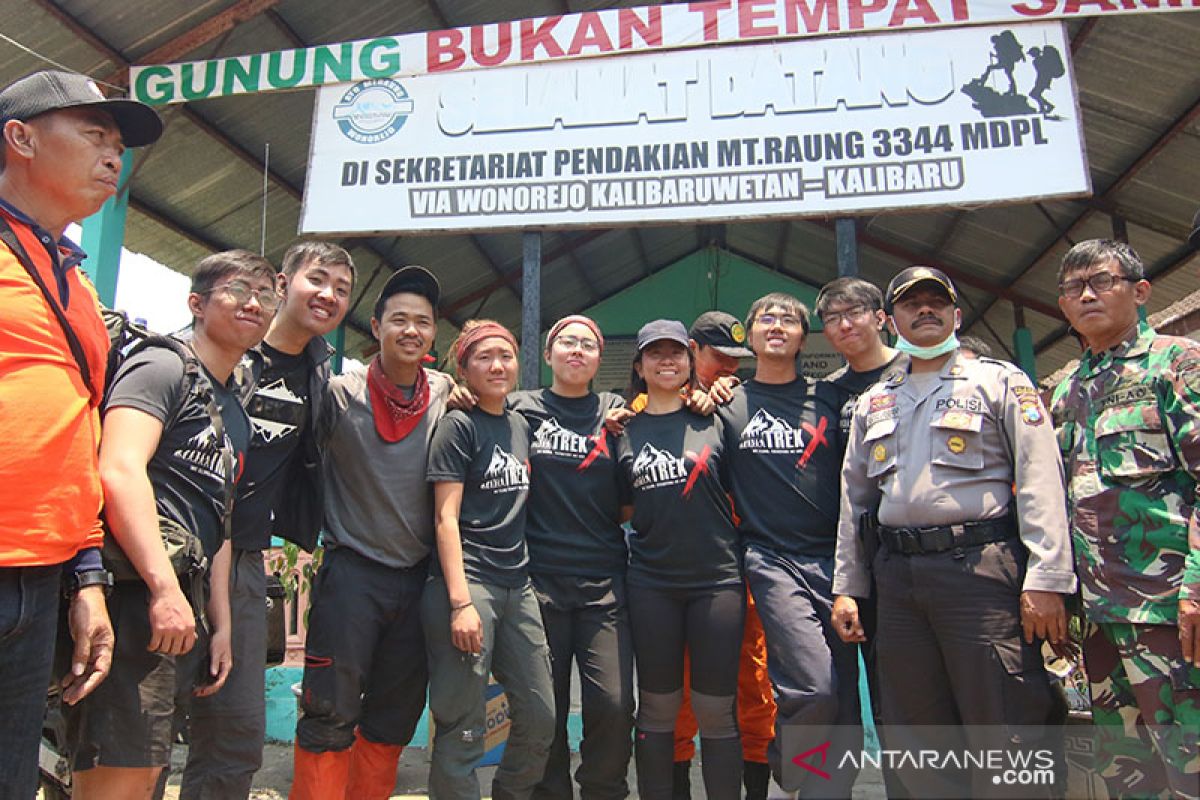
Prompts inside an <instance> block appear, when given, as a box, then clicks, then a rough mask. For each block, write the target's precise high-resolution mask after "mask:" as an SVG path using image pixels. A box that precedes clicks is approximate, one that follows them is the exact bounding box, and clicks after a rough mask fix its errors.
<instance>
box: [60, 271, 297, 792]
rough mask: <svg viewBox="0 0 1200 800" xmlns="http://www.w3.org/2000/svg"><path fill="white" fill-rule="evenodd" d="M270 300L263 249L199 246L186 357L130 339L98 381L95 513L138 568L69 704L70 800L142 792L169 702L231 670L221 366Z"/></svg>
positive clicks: (248, 343)
mask: <svg viewBox="0 0 1200 800" xmlns="http://www.w3.org/2000/svg"><path fill="white" fill-rule="evenodd" d="M278 301H279V298H278V296H277V295H276V294H275V269H274V267H272V266H271V264H270V263H269V262H268V261H267V260H266V259H264V258H262V257H260V256H257V255H255V254H253V253H250V252H247V251H245V250H231V251H227V252H223V253H217V254H215V255H212V256H208V257H207V258H205V259H203V260H202V261H201V262H200V263H199V264H198V265H197V267H196V270H195V271H194V272H193V274H192V291H191V293H190V294H189V295H188V301H187V302H188V308H189V309H190V310H191V312H192V330H191V338H190V340H189V341H188V342H187V343H186V347H188V348H189V349H190V351H191V354H192V357H193V358H192V359H185V358H183V357H181V353H180V352H178V351H177V350H176V349H175V348H171V347H166V346H146V347H143V348H140V349H135V350H134V351H132V352H131V353H130V354H129V355H128V357H126V359H125V360H124V361H123V362H122V364H121V366H120V368H119V369H118V371H117V373H116V375H115V376H114V378H113V382H112V384H111V386H110V387H109V389H108V393H107V395H106V397H105V401H104V420H103V424H104V427H103V430H102V434H101V437H100V482H101V484H102V486H103V488H104V515H105V519H106V521H107V523H108V533H109V535H110V536H111V538H112V539H113V541H114V543H115V545H116V546H118V547H119V549H120V551H121V552H123V553H124V555H125V556H126V557H127V558H128V560H129V561H130V562H131V563H132V564H133V566H134V568H135V569H136V571H137V573H138V576H139V578H140V579H134V580H124V581H118V582H117V584H116V585H115V586H114V587H113V590H112V594H111V595H110V596H109V598H108V608H109V614H110V615H111V616H112V620H113V629H114V631H115V632H116V640H117V644H116V650H115V652H114V655H113V667H112V673H111V674H110V675H109V677H108V680H106V681H105V682H104V683H102V684H101V685H100V686H99V687H98V688H97V689H96V691H95V692H93V693H92V694H91V695H90V696H88V697H87V698H85V699H84V700H82V701H81V702H80V703H79V704H78V705H76V706H75V707H74V708H72V709H71V710H70V711H69V712H68V714H67V725H68V742H69V745H70V751H71V754H72V767H73V769H74V778H73V788H74V796H76V797H78V798H81V800H88V798H94V797H98V798H110V797H111V798H125V797H149V796H150V793H151V792H152V791H153V790H154V786H155V784H156V782H157V780H158V776H159V773H160V772H161V771H162V768H163V767H165V766H166V765H167V763H168V762H169V760H170V755H171V745H172V742H173V740H174V727H173V721H174V716H175V712H176V708H177V707H179V708H181V709H183V708H186V707H187V705H188V703H189V699H190V696H191V695H192V694H193V692H194V693H195V694H197V695H201V696H203V695H209V694H212V693H213V692H215V691H217V690H218V689H220V688H221V686H222V684H223V683H224V682H225V679H226V677H227V676H228V675H229V669H230V666H231V662H232V658H233V645H232V627H233V626H232V622H231V616H230V605H229V575H230V555H231V550H232V547H231V542H230V541H229V540H228V539H227V538H226V534H227V532H228V514H229V509H230V506H231V505H232V500H233V498H232V497H230V493H231V492H232V491H233V486H234V484H235V482H236V481H237V479H238V478H239V477H240V472H241V466H242V464H243V461H244V457H245V453H246V449H247V446H248V444H249V439H250V421H249V419H248V417H247V416H246V412H245V411H244V410H243V409H242V405H241V402H240V400H239V397H238V395H237V393H236V390H235V385H234V381H233V379H232V374H233V369H234V367H235V366H236V365H237V363H238V361H240V360H241V358H242V355H243V354H244V353H245V352H246V350H247V349H249V348H251V347H253V346H254V345H256V344H258V343H259V341H261V340H262V337H263V334H265V333H266V331H267V326H268V325H269V324H270V321H271V317H272V315H273V314H274V312H275V308H276V306H277V305H278ZM170 527H176V528H182V529H183V530H185V531H187V532H188V533H189V534H190V535H191V536H193V537H195V539H196V540H198V541H199V544H200V546H201V548H202V550H203V563H202V564H201V565H200V567H199V568H198V572H199V574H195V573H189V574H188V575H186V576H184V575H180V574H177V572H176V567H175V565H173V564H172V562H171V560H170V559H169V557H168V553H167V550H166V548H165V546H164V544H163V534H162V532H161V531H162V530H166V529H168V528H170ZM107 547H108V546H107V545H106V554H107ZM206 566H207V570H206V569H205V567H206ZM185 580H186V582H187V583H189V584H190V585H191V588H193V589H194V588H195V586H196V583H197V582H202V583H204V584H206V590H207V594H208V600H207V603H205V604H204V605H203V606H200V605H198V604H199V603H200V602H201V600H200V598H199V596H198V594H199V595H203V594H204V593H205V592H203V591H201V592H199V593H196V592H194V591H193V592H189V593H188V595H185V593H184V591H183V587H182V586H181V583H182V582H185ZM189 595H190V596H189ZM193 603H196V604H197V605H193ZM259 613H263V612H262V611H261V610H260V612H259ZM205 617H207V623H208V624H207V626H205V625H204V624H203V622H202V621H203V620H204V619H205ZM198 620H199V621H198ZM206 628H207V630H206Z"/></svg>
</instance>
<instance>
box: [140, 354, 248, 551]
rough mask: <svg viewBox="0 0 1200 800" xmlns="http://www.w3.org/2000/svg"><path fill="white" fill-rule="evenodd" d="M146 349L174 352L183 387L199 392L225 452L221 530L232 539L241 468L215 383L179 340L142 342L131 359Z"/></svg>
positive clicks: (180, 407) (172, 419)
mask: <svg viewBox="0 0 1200 800" xmlns="http://www.w3.org/2000/svg"><path fill="white" fill-rule="evenodd" d="M146 347H165V348H167V349H168V350H173V351H174V352H175V354H176V355H178V356H179V357H180V358H181V359H182V360H183V383H184V390H185V391H193V390H194V391H195V392H196V393H197V395H198V396H199V397H200V400H201V402H203V403H204V410H205V411H206V412H207V413H208V418H209V421H210V422H211V423H212V427H213V433H214V434H215V436H216V438H217V447H219V448H220V449H221V468H222V471H223V472H224V478H225V498H224V500H225V502H224V508H223V509H222V512H221V529H222V532H223V534H224V536H225V539H227V540H228V539H230V538H231V536H232V533H233V500H234V491H235V488H236V487H235V483H234V481H235V477H234V470H235V468H236V466H237V458H236V456H235V455H234V452H233V448H232V447H227V446H226V445H225V420H224V418H223V417H222V416H221V409H220V407H219V406H218V405H217V398H216V396H215V395H214V394H213V389H212V380H211V379H210V378H209V377H208V375H207V374H205V372H204V365H203V364H201V363H200V359H199V357H198V356H197V355H196V351H195V350H193V349H192V346H191V343H189V342H185V341H183V340H181V339H177V338H175V337H174V336H159V335H152V336H148V337H146V338H145V339H143V340H142V341H141V342H138V344H137V346H136V347H134V349H133V350H130V351H129V355H133V354H134V353H135V352H137V351H138V350H142V349H144V348H146ZM183 402H184V398H183V397H181V398H180V401H179V405H178V406H176V408H175V410H174V411H173V412H172V414H171V417H170V418H169V419H168V420H167V422H166V423H165V424H164V426H163V427H164V428H166V427H169V426H171V425H173V424H174V423H175V420H176V418H177V416H178V414H179V413H180V412H181V411H182V410H183Z"/></svg>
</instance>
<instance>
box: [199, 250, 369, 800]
mask: <svg viewBox="0 0 1200 800" xmlns="http://www.w3.org/2000/svg"><path fill="white" fill-rule="evenodd" d="M353 288H354V262H353V260H352V259H351V257H350V254H349V253H347V252H346V251H345V250H344V249H342V248H341V247H338V246H337V245H335V244H331V243H329V242H319V241H303V242H298V243H296V244H294V245H292V246H291V247H289V248H288V250H287V252H286V253H284V256H283V265H282V269H281V271H280V273H279V275H278V276H277V277H276V285H275V287H272V288H271V289H270V290H269V291H266V292H264V293H262V295H261V296H260V297H259V303H260V305H262V306H263V307H264V308H274V307H275V306H276V305H278V306H279V311H278V313H276V314H275V317H274V319H272V321H271V327H270V330H268V331H267V335H266V337H265V338H264V339H263V341H262V342H261V343H260V344H259V345H258V346H256V347H253V348H251V349H250V350H249V351H247V352H246V355H245V357H244V358H243V359H242V362H241V363H240V364H239V365H238V367H237V369H236V370H235V375H236V377H237V379H238V384H239V391H240V393H241V396H242V403H243V405H244V406H245V408H246V411H247V412H248V413H249V415H250V422H251V425H252V435H251V438H250V450H249V452H248V453H247V454H246V464H245V473H244V475H243V476H242V480H241V481H239V483H238V494H237V503H236V505H235V507H234V514H233V526H232V537H233V555H232V566H231V569H230V571H231V575H232V578H231V584H230V587H229V592H230V602H231V606H232V609H231V610H232V615H233V669H232V670H231V671H230V673H229V678H228V679H227V680H226V681H225V685H224V686H223V687H222V688H221V690H220V691H218V692H217V693H215V694H213V695H210V696H207V697H202V698H197V700H196V701H195V702H194V703H193V704H192V713H191V717H190V719H189V725H188V734H189V735H188V744H189V746H188V760H187V767H186V768H185V769H184V772H183V781H182V785H181V787H180V797H181V798H183V799H184V800H192V799H193V798H221V800H234V798H239V797H240V798H245V797H248V796H249V794H250V789H251V784H252V781H253V778H254V773H255V772H257V771H258V768H259V767H260V766H262V748H263V739H264V736H265V735H266V708H265V705H266V701H265V688H266V687H265V683H264V679H265V672H264V669H263V663H264V654H265V652H266V647H267V622H266V616H265V615H264V613H263V608H264V607H265V603H266V592H267V581H266V572H265V566H264V564H263V550H265V549H266V548H268V547H269V546H270V544H271V536H272V535H277V536H280V537H282V538H284V539H288V540H290V541H293V542H296V543H297V544H299V545H300V546H301V547H303V548H304V549H305V550H308V551H312V550H313V548H315V547H316V544H317V535H318V533H319V531H320V529H321V525H322V523H323V522H324V519H323V517H324V504H323V503H322V491H323V484H322V480H321V458H320V454H319V453H318V451H317V442H316V425H317V420H318V419H320V417H321V413H322V410H323V409H324V399H325V391H326V386H327V385H328V382H329V377H330V366H329V361H330V356H331V355H332V353H333V348H331V347H330V346H329V345H328V344H327V343H326V341H325V339H324V336H325V335H326V334H328V333H329V332H331V331H333V330H334V329H335V328H337V326H338V325H340V324H341V322H342V320H343V319H344V318H345V316H346V311H347V309H348V308H349V304H350V294H351V291H352V290H353ZM276 290H278V293H276Z"/></svg>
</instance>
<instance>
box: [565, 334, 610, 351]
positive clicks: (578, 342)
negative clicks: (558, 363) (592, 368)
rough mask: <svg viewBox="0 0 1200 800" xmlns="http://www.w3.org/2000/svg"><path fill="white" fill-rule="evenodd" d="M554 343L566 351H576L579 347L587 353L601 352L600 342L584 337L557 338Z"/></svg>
mask: <svg viewBox="0 0 1200 800" xmlns="http://www.w3.org/2000/svg"><path fill="white" fill-rule="evenodd" d="M554 343H555V344H559V345H562V346H563V348H564V349H566V350H574V349H575V348H577V347H578V348H579V349H580V350H582V351H583V352H585V353H597V352H599V351H600V343H599V342H597V341H596V340H595V339H588V338H586V337H584V336H555V337H554Z"/></svg>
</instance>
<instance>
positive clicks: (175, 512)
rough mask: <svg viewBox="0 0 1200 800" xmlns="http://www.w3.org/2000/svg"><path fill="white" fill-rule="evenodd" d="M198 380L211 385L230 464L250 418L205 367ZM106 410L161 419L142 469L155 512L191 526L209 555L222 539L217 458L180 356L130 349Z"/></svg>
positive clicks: (241, 448) (221, 477) (240, 455)
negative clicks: (229, 451)
mask: <svg viewBox="0 0 1200 800" xmlns="http://www.w3.org/2000/svg"><path fill="white" fill-rule="evenodd" d="M200 381H207V382H208V383H209V384H210V385H211V386H212V391H213V397H214V399H215V400H216V403H217V407H218V409H219V410H220V414H221V421H222V423H223V425H224V428H225V439H226V446H227V447H232V448H233V450H234V455H235V457H234V464H235V469H237V466H236V465H240V464H242V463H244V459H245V453H246V448H247V445H248V443H249V439H250V422H249V419H248V418H247V417H246V412H245V411H244V410H243V409H242V405H241V403H240V402H239V400H238V397H237V395H236V394H235V393H234V392H233V391H232V390H230V389H229V388H228V387H226V386H225V385H223V384H221V383H220V382H219V381H217V380H216V379H215V378H213V377H212V376H211V375H209V374H208V372H207V371H203V372H202V374H201V376H200ZM188 389H190V391H185V390H188ZM113 408H136V409H137V410H139V411H142V412H144V413H146V414H149V415H150V416H152V417H154V418H155V419H157V420H159V421H160V422H162V423H163V432H162V436H161V438H160V439H159V442H158V448H157V449H156V450H155V451H154V455H153V456H152V457H151V459H150V463H149V464H148V465H147V468H146V472H147V474H148V475H149V476H150V483H151V484H152V485H153V487H154V500H155V505H156V506H157V508H158V513H159V514H161V515H162V516H164V517H167V518H168V519H171V520H174V521H175V522H177V523H179V524H180V525H182V526H184V527H185V528H187V529H188V530H190V531H192V532H193V533H194V534H195V535H196V536H197V537H198V538H199V539H200V541H201V543H202V544H203V545H204V552H205V553H206V554H207V555H208V556H209V557H210V558H211V557H212V555H214V554H215V553H216V551H217V550H218V549H219V548H220V546H221V542H222V541H223V539H224V530H223V528H222V523H221V515H222V513H223V512H224V508H225V472H224V460H223V459H222V448H221V447H220V446H219V444H218V442H217V437H216V431H215V430H214V428H213V424H212V419H211V417H210V416H209V414H208V411H207V410H206V407H205V403H204V402H203V400H202V397H201V394H200V393H199V392H198V391H197V390H196V388H195V387H191V386H189V385H188V384H187V382H185V381H184V367H183V359H181V358H180V357H179V354H178V353H175V352H174V351H172V350H169V349H167V348H165V347H148V348H146V349H144V350H142V351H140V352H137V353H134V354H133V355H131V356H130V357H129V358H128V359H127V360H126V361H125V362H124V363H123V364H122V365H121V367H120V368H119V369H118V370H117V374H116V376H115V377H114V378H113V383H112V386H111V388H110V390H109V395H108V398H107V399H106V401H105V412H107V411H109V410H111V409H113ZM235 477H236V476H235Z"/></svg>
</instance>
